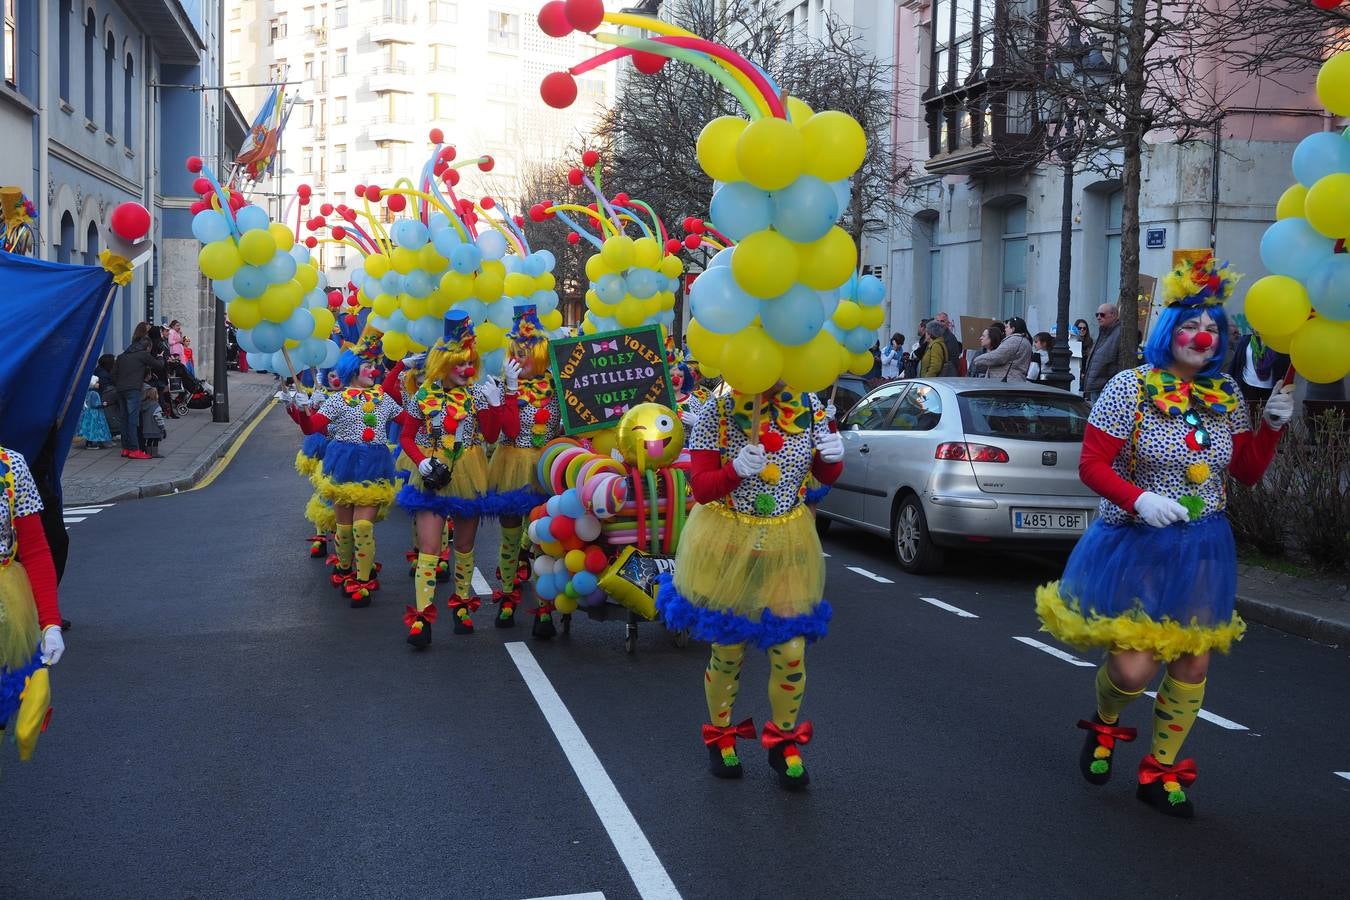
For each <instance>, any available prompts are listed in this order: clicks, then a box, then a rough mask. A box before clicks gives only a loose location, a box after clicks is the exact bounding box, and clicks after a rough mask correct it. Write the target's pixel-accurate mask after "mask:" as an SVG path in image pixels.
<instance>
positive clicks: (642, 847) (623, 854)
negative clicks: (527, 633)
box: [506, 641, 680, 900]
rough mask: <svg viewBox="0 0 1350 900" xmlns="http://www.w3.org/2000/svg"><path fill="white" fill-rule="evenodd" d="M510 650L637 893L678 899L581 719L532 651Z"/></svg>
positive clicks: (647, 898)
mask: <svg viewBox="0 0 1350 900" xmlns="http://www.w3.org/2000/svg"><path fill="white" fill-rule="evenodd" d="M506 652H507V653H509V654H511V661H512V662H514V663H515V664H516V668H517V669H519V670H520V677H521V678H523V679H524V680H525V686H526V687H528V688H529V689H530V693H531V694H532V695H533V696H534V702H535V703H538V704H539V710H540V712H542V713H543V714H544V719H545V720H546V721H547V722H548V725H549V727H550V728H552V729H553V735H554V737H556V738H557V739H558V744H559V745H560V746H561V747H562V751H563V756H564V757H566V758H567V761H568V762H569V763H571V765H572V771H574V772H576V774H577V780H578V781H580V782H581V787H582V789H583V790H585V792H586V796H587V798H589V799H590V801H591V806H592V807H594V808H595V812H596V815H597V816H599V817H600V824H601V825H603V826H604V827H605V832H606V833H607V834H608V835H609V839H610V841H611V842H612V843H613V844H614V849H615V850H617V851H618V852H619V859H621V860H622V861H623V864H624V868H626V869H627V870H628V875H629V877H630V878H632V879H633V884H634V886H636V887H637V890H638V895H639V896H641V897H642V898H643V900H658V898H670V900H679V897H680V892H679V891H678V890H676V888H675V884H674V882H672V881H671V880H670V876H669V875H668V874H666V868H665V866H663V865H661V860H660V859H659V858H657V855H656V851H655V850H653V849H652V845H651V843H650V842H648V840H647V836H646V835H645V834H643V833H642V828H641V827H640V826H639V825H638V823H637V819H635V818H633V813H632V812H631V811H629V809H628V804H626V803H624V801H623V797H622V796H621V795H620V794H619V791H618V788H616V787H615V786H614V782H613V781H612V780H611V779H610V777H609V773H608V772H606V771H605V767H604V766H603V765H601V764H600V759H599V757H597V756H596V755H595V751H594V750H592V749H591V745H590V744H589V743H587V742H586V736H585V735H583V734H582V733H581V729H580V728H579V727H577V723H576V720H575V719H573V718H572V714H571V713H570V712H568V711H567V707H566V705H564V704H563V701H562V698H561V697H559V696H558V692H557V691H556V690H554V688H553V684H552V683H551V682H550V681H549V680H548V676H547V675H545V674H544V670H543V669H541V668H540V667H539V663H538V661H537V660H536V659H535V658H534V654H532V653H531V652H530V648H529V647H528V646H526V645H525V644H524V643H523V642H521V641H513V642H511V643H509V644H507V645H506Z"/></svg>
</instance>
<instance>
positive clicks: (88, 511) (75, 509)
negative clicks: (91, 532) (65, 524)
mask: <svg viewBox="0 0 1350 900" xmlns="http://www.w3.org/2000/svg"><path fill="white" fill-rule="evenodd" d="M107 508H108V507H106V506H67V507H66V508H65V509H63V510H61V511H62V512H64V513H74V514H75V515H77V516H79V515H89V516H92V515H93V514H94V513H100V512H103V510H105V509H107Z"/></svg>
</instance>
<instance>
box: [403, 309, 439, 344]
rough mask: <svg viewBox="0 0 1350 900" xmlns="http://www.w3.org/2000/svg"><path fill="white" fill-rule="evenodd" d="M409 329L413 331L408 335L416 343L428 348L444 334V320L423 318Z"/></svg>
mask: <svg viewBox="0 0 1350 900" xmlns="http://www.w3.org/2000/svg"><path fill="white" fill-rule="evenodd" d="M409 327H411V328H413V329H415V330H414V331H413V332H410V333H411V334H412V335H413V336H414V337H415V338H416V339H417V343H419V344H425V345H426V346H428V347H430V346H431V345H432V344H434V343H436V342H437V341H438V340H440V339H441V335H442V334H444V332H445V320H444V319H442V318H441V317H440V316H423V317H422V318H420V319H418V320H417V321H416V322H413V323H412V325H411V326H409Z"/></svg>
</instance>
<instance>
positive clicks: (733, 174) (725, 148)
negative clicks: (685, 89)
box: [694, 116, 750, 181]
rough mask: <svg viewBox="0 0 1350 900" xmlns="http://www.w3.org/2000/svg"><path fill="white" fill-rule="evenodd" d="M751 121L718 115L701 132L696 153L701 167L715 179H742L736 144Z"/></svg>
mask: <svg viewBox="0 0 1350 900" xmlns="http://www.w3.org/2000/svg"><path fill="white" fill-rule="evenodd" d="M749 124H750V123H749V122H747V121H745V120H744V119H738V118H736V117H735V116H718V117H717V118H716V119H713V120H712V121H711V122H709V123H708V124H707V125H704V126H703V130H702V131H700V132H699V135H698V143H697V145H696V146H695V149H694V155H695V156H697V157H698V164H699V168H701V169H703V171H704V172H706V173H707V174H708V177H709V178H711V179H713V180H714V181H740V180H741V178H742V175H741V170H740V167H739V166H738V165H737V163H736V144H737V141H738V139H739V138H740V136H741V132H743V131H745V129H746V126H748V125H749Z"/></svg>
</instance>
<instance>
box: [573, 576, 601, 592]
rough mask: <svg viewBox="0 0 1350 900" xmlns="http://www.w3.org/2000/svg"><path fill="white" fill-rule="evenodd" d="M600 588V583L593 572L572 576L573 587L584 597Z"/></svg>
mask: <svg viewBox="0 0 1350 900" xmlns="http://www.w3.org/2000/svg"><path fill="white" fill-rule="evenodd" d="M599 586H600V582H599V581H598V580H597V579H596V577H595V574H594V573H592V572H587V571H585V570H582V571H580V572H577V573H576V574H574V575H573V576H572V587H573V588H575V589H576V592H577V593H578V594H580V595H581V596H583V597H585V596H586V595H588V594H590V593H591V592H593V591H594V590H595V589H596V588H597V587H599Z"/></svg>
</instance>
